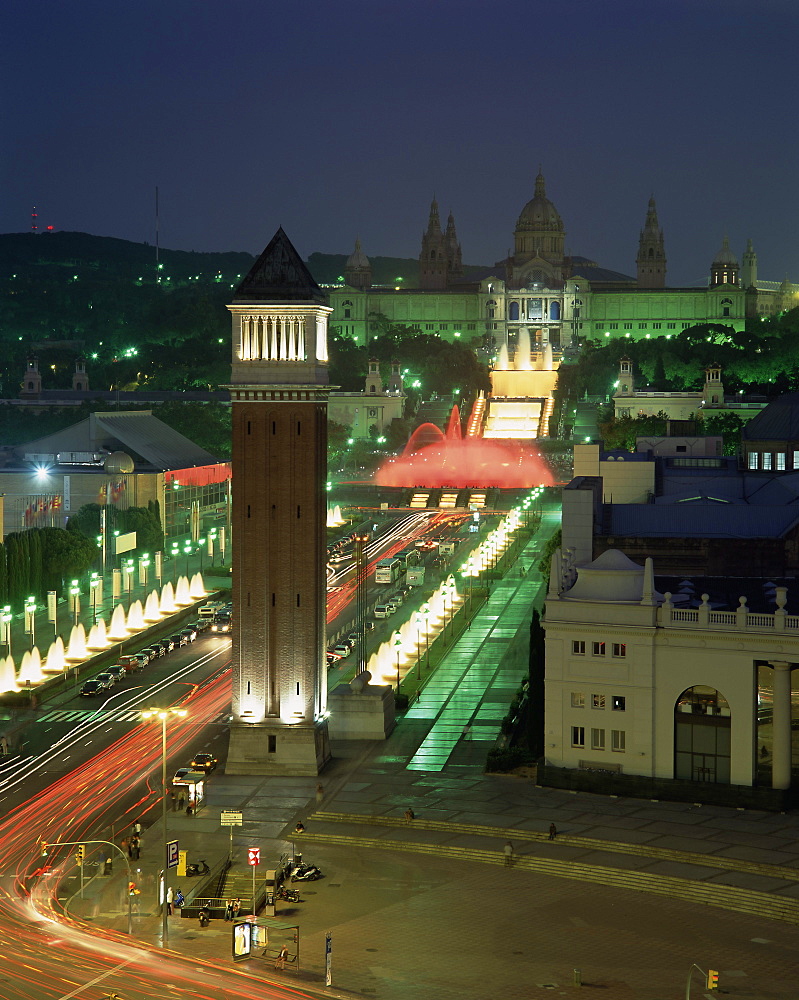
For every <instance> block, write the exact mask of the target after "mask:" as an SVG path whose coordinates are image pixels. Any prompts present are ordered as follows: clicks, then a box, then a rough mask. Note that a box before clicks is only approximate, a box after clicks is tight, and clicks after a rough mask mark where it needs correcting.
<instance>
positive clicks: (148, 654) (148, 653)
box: [133, 649, 153, 665]
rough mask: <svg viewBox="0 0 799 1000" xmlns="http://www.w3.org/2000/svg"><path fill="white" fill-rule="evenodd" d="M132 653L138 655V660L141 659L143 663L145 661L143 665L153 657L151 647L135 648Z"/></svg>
mask: <svg viewBox="0 0 799 1000" xmlns="http://www.w3.org/2000/svg"><path fill="white" fill-rule="evenodd" d="M133 655H134V656H138V658H139V660H140V661H142V660H143V661H144V663H145V665H146V664H148V663H149V662H150V660H152V658H153V650H152V649H137V650H136V652H135V653H134V654H133Z"/></svg>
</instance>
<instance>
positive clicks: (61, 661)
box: [42, 635, 67, 674]
mask: <svg viewBox="0 0 799 1000" xmlns="http://www.w3.org/2000/svg"><path fill="white" fill-rule="evenodd" d="M66 665H67V658H66V656H65V655H64V640H63V639H62V638H61V636H60V635H59V636H58V638H57V639H56V640H55V642H52V643H50V648H49V649H48V650H47V657H46V659H45V661H44V666H43V667H42V670H44V671H45V672H46V673H48V674H60V673H61V671H62V670H63V669H64V667H65V666H66Z"/></svg>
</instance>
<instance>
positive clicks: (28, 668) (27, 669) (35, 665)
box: [17, 646, 44, 686]
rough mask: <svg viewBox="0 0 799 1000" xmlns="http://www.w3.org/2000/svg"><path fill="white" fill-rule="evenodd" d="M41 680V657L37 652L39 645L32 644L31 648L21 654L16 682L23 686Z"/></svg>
mask: <svg viewBox="0 0 799 1000" xmlns="http://www.w3.org/2000/svg"><path fill="white" fill-rule="evenodd" d="M43 680H44V674H43V673H42V657H41V654H40V653H39V647H38V646H34V647H33V649H32V650H30V651H28V650H26V651H25V652H24V653H23V654H22V663H21V664H20V668H19V676H18V677H17V682H18V683H19V684H21V685H23V686H25V685H27V684H41V683H42V681H43Z"/></svg>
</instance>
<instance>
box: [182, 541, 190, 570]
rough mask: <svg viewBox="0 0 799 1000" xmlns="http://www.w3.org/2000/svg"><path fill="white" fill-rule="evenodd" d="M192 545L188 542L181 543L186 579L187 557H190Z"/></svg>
mask: <svg viewBox="0 0 799 1000" xmlns="http://www.w3.org/2000/svg"><path fill="white" fill-rule="evenodd" d="M191 549H192V545H191V542H190V541H186V542H184V543H183V554H184V555H185V556H186V579H187V580H188V578H189V556H190V555H191Z"/></svg>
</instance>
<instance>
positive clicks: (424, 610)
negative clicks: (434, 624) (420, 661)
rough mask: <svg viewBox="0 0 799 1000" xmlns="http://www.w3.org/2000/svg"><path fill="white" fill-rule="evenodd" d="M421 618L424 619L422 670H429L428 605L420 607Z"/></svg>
mask: <svg viewBox="0 0 799 1000" xmlns="http://www.w3.org/2000/svg"><path fill="white" fill-rule="evenodd" d="M422 618H423V619H424V660H425V664H424V668H425V670H429V669H430V605H429V604H423V605H422Z"/></svg>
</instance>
